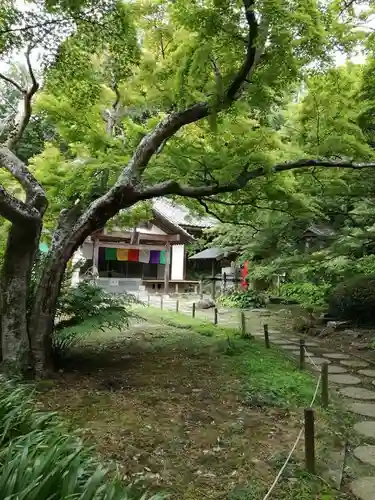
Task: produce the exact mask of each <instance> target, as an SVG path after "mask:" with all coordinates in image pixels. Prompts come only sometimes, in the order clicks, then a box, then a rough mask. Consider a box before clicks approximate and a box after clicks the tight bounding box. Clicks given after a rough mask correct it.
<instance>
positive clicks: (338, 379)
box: [329, 373, 361, 385]
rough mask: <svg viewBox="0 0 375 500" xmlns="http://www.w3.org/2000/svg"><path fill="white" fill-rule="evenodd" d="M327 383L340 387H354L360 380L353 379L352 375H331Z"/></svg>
mask: <svg viewBox="0 0 375 500" xmlns="http://www.w3.org/2000/svg"><path fill="white" fill-rule="evenodd" d="M329 381H330V382H333V383H334V384H342V385H356V384H360V383H361V379H359V378H358V377H354V376H353V375H349V374H345V373H343V374H342V375H331V376H330V377H329Z"/></svg>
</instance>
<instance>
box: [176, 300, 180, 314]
mask: <svg viewBox="0 0 375 500" xmlns="http://www.w3.org/2000/svg"><path fill="white" fill-rule="evenodd" d="M179 307H180V301H179V300H178V299H177V300H176V313H178V310H179Z"/></svg>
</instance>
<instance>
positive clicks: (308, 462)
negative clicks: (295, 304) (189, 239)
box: [148, 297, 329, 500]
mask: <svg viewBox="0 0 375 500" xmlns="http://www.w3.org/2000/svg"><path fill="white" fill-rule="evenodd" d="M148 305H150V298H149V297H148ZM179 305H180V303H179V301H178V300H177V301H176V312H179V310H180V309H179ZM160 308H161V309H163V299H162V297H161V298H160ZM196 311H197V308H196V303H195V302H194V303H193V304H192V309H191V316H192V317H193V318H195V317H196ZM185 312H186V311H185ZM212 322H213V324H214V325H218V323H219V312H218V309H217V308H216V307H215V308H214V310H213V320H212ZM239 328H240V332H241V334H242V336H243V337H249V338H252V336H251V335H250V334H249V333H248V332H247V329H246V318H245V314H244V312H241V314H240V322H239ZM263 331H264V344H265V347H266V348H267V349H270V348H271V344H272V340H271V339H270V337H269V329H268V325H267V324H264V325H263ZM286 342H287V343H288V344H295V345H296V346H298V347H299V369H300V370H303V369H304V368H305V361H306V358H307V359H308V360H309V362H310V364H311V365H312V366H313V367H314V368H315V369H316V370H317V371H318V372H319V371H320V374H319V377H318V380H317V383H316V387H315V390H314V394H313V397H312V399H311V401H310V407H309V408H305V410H304V423H303V425H302V426H301V429H300V431H299V433H298V435H297V438H296V440H295V441H294V444H293V446H292V448H291V450H290V452H289V454H288V456H287V457H286V459H285V462H284V463H283V465H282V467H281V468H280V470H279V472H278V473H277V475H276V477H275V479H274V481H273V483H272V484H271V486H270V488H269V489H268V491H267V493H266V494H265V496H264V497H263V500H269V498H271V495H272V493H273V491H274V490H275V488H276V486H277V484H278V482H279V481H280V479H281V477H282V475H283V473H284V471H285V469H286V467H287V466H288V464H289V461H290V459H291V457H292V456H293V453H294V452H295V450H296V448H297V446H298V443H299V442H300V440H301V438H302V436H303V434H304V441H305V467H306V470H307V471H308V472H309V473H311V474H315V472H316V467H315V465H316V464H315V413H314V409H313V406H314V404H315V401H316V398H317V395H318V392H319V388H321V405H322V406H323V407H324V408H326V407H327V406H328V404H329V393H328V362H324V363H322V365H321V366H318V364H317V363H315V361H314V360H313V358H312V357H311V356H310V353H309V352H308V351H307V350H306V345H305V341H304V339H300V341H299V342H293V341H291V340H286ZM288 358H289V359H291V358H290V357H289V356H288Z"/></svg>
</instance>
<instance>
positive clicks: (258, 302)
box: [217, 290, 268, 309]
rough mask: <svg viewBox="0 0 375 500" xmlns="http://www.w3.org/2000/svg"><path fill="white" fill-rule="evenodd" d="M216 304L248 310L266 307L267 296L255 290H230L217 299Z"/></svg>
mask: <svg viewBox="0 0 375 500" xmlns="http://www.w3.org/2000/svg"><path fill="white" fill-rule="evenodd" d="M217 302H218V303H219V304H221V305H222V306H226V307H238V308H240V309H248V308H250V307H264V306H265V305H267V302H268V300H267V295H266V294H264V293H262V292H258V291H256V290H246V291H242V290H230V291H228V292H226V293H224V294H222V295H220V296H219V297H218V300H217Z"/></svg>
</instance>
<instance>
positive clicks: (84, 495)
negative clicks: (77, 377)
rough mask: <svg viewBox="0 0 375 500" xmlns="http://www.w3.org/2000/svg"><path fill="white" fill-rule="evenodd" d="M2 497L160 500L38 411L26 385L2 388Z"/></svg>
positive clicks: (4, 386) (55, 420)
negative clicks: (129, 481)
mask: <svg viewBox="0 0 375 500" xmlns="http://www.w3.org/2000/svg"><path fill="white" fill-rule="evenodd" d="M0 431H1V441H0V492H1V498H9V499H10V498H14V499H16V498H17V499H19V500H21V499H24V500H68V499H73V498H77V499H82V500H83V499H85V500H161V499H162V497H161V496H160V495H156V496H153V497H149V496H146V494H142V493H136V491H135V489H134V488H132V487H125V486H124V485H123V484H122V483H121V481H120V480H119V478H118V477H117V476H116V474H115V470H113V471H112V473H111V474H109V473H110V472H111V468H103V467H102V466H101V465H100V464H99V462H98V461H97V460H96V459H94V458H92V457H91V456H90V450H89V449H87V448H86V447H84V446H83V444H82V442H81V440H80V439H79V438H78V437H76V436H74V434H73V435H72V433H69V432H67V429H66V428H65V427H64V425H63V424H62V422H61V421H59V420H58V418H57V417H56V415H54V414H51V413H42V412H36V411H35V407H34V404H33V401H32V400H31V398H30V390H29V388H27V387H23V388H22V387H21V388H16V387H15V386H14V385H13V384H11V383H7V382H4V381H2V382H1V385H0Z"/></svg>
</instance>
